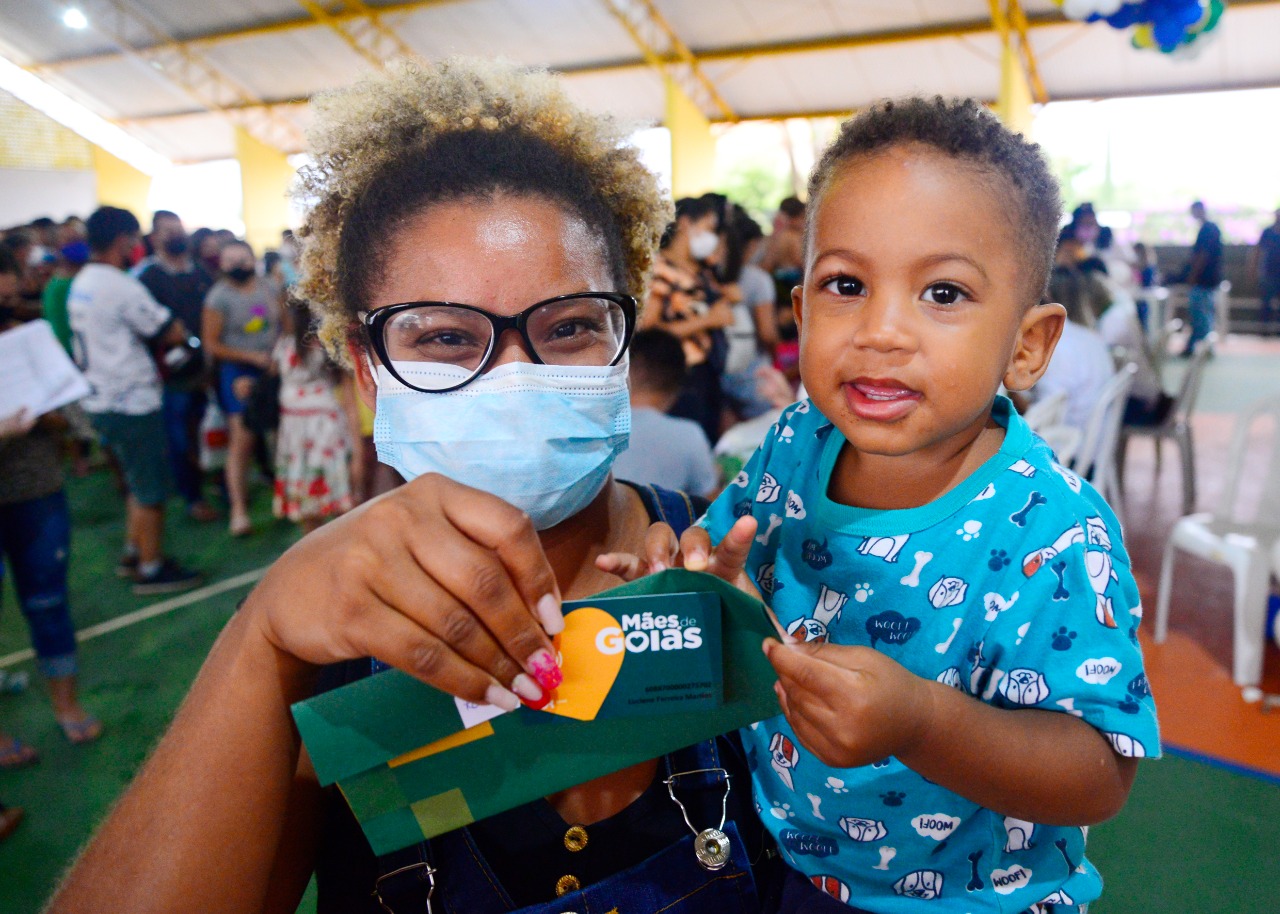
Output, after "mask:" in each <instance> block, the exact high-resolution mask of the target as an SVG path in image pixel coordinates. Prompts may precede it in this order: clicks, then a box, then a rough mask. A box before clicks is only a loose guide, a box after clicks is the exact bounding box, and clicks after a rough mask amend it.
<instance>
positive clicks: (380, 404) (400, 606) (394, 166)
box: [48, 60, 768, 914]
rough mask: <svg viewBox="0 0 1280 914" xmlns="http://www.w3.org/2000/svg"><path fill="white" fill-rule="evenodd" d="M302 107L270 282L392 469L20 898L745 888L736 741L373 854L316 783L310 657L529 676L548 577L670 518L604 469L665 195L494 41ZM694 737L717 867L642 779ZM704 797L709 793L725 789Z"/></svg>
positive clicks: (469, 895)
mask: <svg viewBox="0 0 1280 914" xmlns="http://www.w3.org/2000/svg"><path fill="white" fill-rule="evenodd" d="M313 104H314V105H315V108H316V116H315V118H314V120H313V122H312V132H311V137H312V149H311V154H312V156H313V162H314V164H312V165H310V166H308V168H307V169H304V172H303V179H302V188H301V193H303V194H304V195H305V196H304V199H307V200H308V201H309V203H310V205H311V211H310V214H309V217H308V220H307V223H306V225H305V227H304V228H303V229H302V231H301V232H300V233H299V234H300V237H301V239H302V241H303V244H304V252H303V256H302V261H301V270H300V272H301V279H300V282H299V286H298V290H297V291H298V294H299V295H301V296H303V297H305V298H306V299H307V300H309V301H310V303H311V305H312V308H313V309H314V310H315V311H316V313H317V314H318V316H319V318H320V328H319V334H320V337H321V339H322V340H323V341H324V342H325V344H326V345H327V347H328V348H329V350H330V352H331V353H332V354H333V355H334V356H336V357H339V358H342V359H343V360H344V361H346V362H347V364H348V365H349V366H350V367H351V368H353V369H354V371H355V372H356V380H357V387H358V389H359V391H360V394H361V397H362V398H363V399H364V400H365V401H366V402H367V403H368V404H370V405H372V406H374V408H375V412H376V419H375V422H376V432H375V435H376V440H377V445H378V452H379V457H380V459H382V460H383V461H386V462H388V463H391V464H392V465H393V466H395V467H396V468H397V469H398V470H399V471H400V472H401V473H402V475H404V476H405V478H406V479H408V480H409V481H408V482H407V484H406V485H404V486H402V487H401V488H399V489H397V490H395V491H393V492H391V493H388V494H387V495H384V496H382V497H380V498H378V499H375V500H373V501H372V502H368V503H366V504H365V505H362V506H360V507H359V508H356V509H355V510H354V511H352V512H350V513H348V514H346V515H344V516H343V517H340V518H338V519H336V520H334V521H332V522H331V523H329V524H327V525H325V526H324V527H322V528H321V529H319V530H317V531H316V532H315V533H313V534H311V535H309V536H307V537H305V538H303V539H302V540H301V541H300V542H299V543H297V544H296V545H294V546H293V547H292V548H291V549H290V550H289V551H288V552H287V553H285V555H284V556H283V557H281V559H279V560H278V561H277V562H276V563H275V565H274V566H273V567H272V568H271V569H270V570H269V571H268V572H267V574H266V576H265V577H264V578H263V580H262V581H261V583H260V584H259V585H258V586H257V587H256V588H255V589H254V591H253V592H252V593H251V594H250V595H249V597H248V598H247V599H246V600H245V602H244V603H243V605H242V606H241V607H240V609H239V611H238V612H237V613H236V614H235V616H234V617H233V618H232V620H231V622H230V623H229V625H228V627H227V628H226V630H225V631H224V632H223V634H222V636H221V637H220V638H219V640H218V643H217V644H216V645H215V646H214V648H213V649H212V651H211V653H210V655H209V657H208V659H207V661H206V663H205V666H204V669H203V670H202V672H201V673H200V675H199V677H198V679H197V680H196V683H195V686H194V688H193V690H192V692H191V694H190V695H189V696H188V698H187V700H186V702H185V704H184V706H183V708H182V709H181V710H180V711H179V712H178V714H177V716H176V718H175V722H174V725H173V727H172V729H171V730H170V732H169V734H168V735H167V736H166V737H165V738H164V739H163V740H162V742H161V743H160V745H159V747H158V748H157V750H156V752H155V754H154V755H153V757H152V759H151V761H150V762H149V763H148V765H147V766H146V768H145V769H144V770H143V772H142V773H141V774H140V776H139V778H138V780H137V781H136V782H135V784H134V785H133V786H132V787H131V788H130V790H129V792H128V793H127V794H126V795H125V797H124V798H123V799H122V801H121V802H120V803H119V804H118V805H117V807H116V809H115V811H114V812H113V813H112V815H111V816H110V817H109V818H108V820H107V822H106V823H105V825H104V826H103V828H102V830H101V831H100V832H99V834H98V835H97V836H96V838H95V839H94V840H93V841H92V842H91V844H90V845H89V847H88V849H87V850H86V852H85V854H84V855H83V857H82V858H81V859H80V861H79V862H78V863H77V864H76V866H74V867H73V869H72V870H71V872H70V875H69V877H68V880H67V882H66V883H65V885H64V886H63V887H62V889H61V892H60V893H59V894H58V895H57V896H55V898H54V899H53V901H52V902H51V905H50V907H49V908H48V910H49V911H52V912H56V914H67V912H79V911H91V910H93V911H96V910H102V909H103V908H104V907H111V908H112V909H118V910H129V911H177V910H180V909H185V908H186V907H189V905H190V900H191V899H193V898H217V899H218V902H219V910H222V911H264V910H265V911H292V910H294V909H295V907H296V905H297V901H298V899H299V898H300V897H301V895H302V893H303V890H304V888H305V886H306V885H307V880H308V877H309V876H310V874H311V873H312V871H313V870H314V871H315V872H316V877H317V879H316V882H317V888H318V903H317V910H318V911H322V912H327V911H343V912H379V911H394V912H397V914H401V912H408V911H423V910H431V909H432V907H431V906H432V905H434V906H435V907H434V909H435V910H445V911H466V912H468V914H488V912H499V911H502V912H508V911H520V912H524V914H558V912H563V911H582V910H600V911H606V910H610V909H611V908H617V909H618V910H624V911H628V912H637V914H638V912H649V914H652V912H656V911H658V910H663V911H667V912H670V914H691V912H703V911H706V912H718V914H743V912H754V911H758V910H759V909H760V907H759V901H758V897H757V889H756V883H755V882H754V881H753V878H759V876H760V875H761V872H762V870H761V869H759V868H757V869H755V870H754V871H753V869H752V866H753V864H755V863H757V862H760V865H761V866H762V867H763V866H764V863H763V861H764V860H765V859H766V858H767V857H768V854H766V853H765V851H764V849H763V847H762V845H761V844H760V838H761V833H760V830H759V824H758V820H756V818H755V816H754V813H753V810H752V808H751V806H750V804H749V802H744V801H746V800H747V794H748V791H747V789H746V784H747V783H748V781H749V774H748V772H747V767H746V764H745V759H744V758H743V757H742V755H741V754H740V752H739V750H738V749H737V748H736V745H737V744H736V743H735V742H734V741H733V740H727V739H724V738H721V739H718V740H715V741H708V742H707V743H704V744H700V745H699V746H698V747H691V749H690V750H681V751H678V752H675V753H672V754H671V755H670V756H667V757H666V758H665V759H654V760H650V761H648V762H644V763H641V764H639V765H635V766H633V767H630V768H626V769H623V770H621V771H618V772H616V773H614V774H611V775H608V776H605V777H603V778H600V779H597V780H595V781H591V782H589V783H587V784H583V785H580V786H578V787H574V788H570V789H568V790H565V791H562V792H560V793H557V794H555V795H553V796H551V797H548V798H546V799H543V800H539V801H536V802H535V803H532V804H529V805H527V806H525V807H521V808H518V809H515V810H511V811H510V812H508V813H503V814H501V815H499V816H495V817H493V818H492V819H488V820H485V821H482V822H479V823H475V824H473V825H470V826H467V827H466V828H465V829H460V830H459V831H457V832H453V833H451V834H449V835H445V836H441V837H440V838H437V839H432V840H431V841H430V842H428V843H427V844H424V845H422V846H420V847H415V848H412V849H411V850H410V851H409V852H408V855H409V857H410V858H411V862H409V863H405V862H403V860H404V858H403V856H401V857H393V858H391V859H388V858H381V859H379V858H374V857H373V855H372V853H371V852H370V851H369V848H368V846H367V844H366V843H365V841H364V838H363V836H362V835H361V833H360V831H359V829H358V828H357V826H356V823H355V821H354V820H353V819H352V817H351V814H350V812H349V810H348V809H347V805H346V802H345V800H344V799H343V798H342V797H341V795H340V794H339V793H338V792H337V791H336V790H332V789H330V790H326V791H322V790H320V789H319V788H318V787H317V786H316V782H315V775H314V773H313V772H312V771H311V767H310V764H309V762H308V759H307V756H306V753H305V751H304V750H303V749H302V748H301V747H300V746H299V743H298V737H297V732H296V730H295V729H294V727H293V724H292V720H291V719H290V716H289V704H290V702H292V701H295V700H298V699H300V698H303V697H306V696H308V695H310V694H312V692H313V691H314V690H315V688H316V682H317V679H318V678H320V676H321V667H324V666H326V665H331V664H334V663H337V662H342V665H341V666H340V667H339V668H337V669H336V670H335V669H334V668H333V667H329V670H328V673H327V675H326V678H335V676H337V678H342V679H349V678H352V677H354V676H361V675H367V674H368V672H369V670H370V668H371V661H370V660H369V659H368V658H369V657H377V658H378V659H379V660H380V661H384V662H385V663H387V664H390V665H391V666H394V667H398V668H400V669H402V670H404V671H405V672H407V673H409V674H410V675H413V676H416V677H417V678H419V679H421V680H423V681H425V682H428V683H430V684H432V685H434V686H436V687H438V688H440V689H442V690H444V691H447V692H450V693H452V694H454V695H457V696H461V697H463V698H466V699H469V700H472V701H477V702H489V703H492V704H496V705H499V706H500V707H502V708H507V709H514V708H515V707H517V706H518V703H519V702H520V701H521V700H523V701H525V702H527V703H530V704H534V705H537V704H540V703H542V702H545V700H546V697H547V696H546V692H547V690H548V689H550V688H554V686H555V685H556V683H557V682H558V680H559V676H560V673H559V668H558V666H557V664H556V661H555V659H554V656H553V654H552V644H551V641H550V637H552V636H554V635H556V634H558V633H559V632H560V631H562V630H563V625H564V622H563V617H562V615H561V609H560V604H561V601H562V600H566V599H578V598H583V597H586V596H588V595H591V594H594V593H598V592H599V591H601V590H603V589H606V588H608V587H611V586H613V585H615V584H616V583H617V582H618V580H619V579H618V578H617V577H615V576H614V575H612V574H608V573H605V572H604V571H603V570H601V569H600V568H598V567H597V565H596V561H595V560H596V558H597V557H598V556H600V555H602V554H603V553H605V552H611V551H614V550H617V549H619V548H638V547H639V546H640V545H642V543H643V540H644V536H645V533H646V530H647V528H648V525H649V522H650V519H651V517H653V516H655V515H656V514H663V513H665V512H666V511H668V510H671V509H672V508H673V506H674V505H675V504H677V503H678V504H680V505H681V506H682V507H680V508H679V509H678V511H677V514H679V513H680V512H682V513H683V517H682V518H681V517H680V516H677V517H676V518H675V519H676V520H677V522H678V523H680V522H682V523H683V524H687V523H689V522H690V521H691V520H692V515H691V513H690V511H689V510H688V508H687V507H684V505H685V501H684V498H683V497H680V496H678V495H676V493H669V492H668V493H665V494H662V493H658V492H656V491H655V490H653V489H651V488H648V487H631V486H628V485H624V484H622V483H619V482H617V481H615V479H614V478H613V475H612V473H611V466H612V463H613V459H614V457H615V456H616V454H617V453H618V452H619V451H620V450H621V449H622V448H624V447H625V446H626V444H627V439H628V430H629V425H630V422H629V419H630V417H629V411H628V404H627V383H626V373H627V347H628V343H629V340H630V338H631V335H632V331H633V329H634V326H635V319H636V310H637V308H638V303H637V298H638V297H641V296H643V295H644V290H645V286H646V285H647V283H648V280H649V273H650V269H651V266H652V261H653V257H654V249H655V247H656V244H657V241H658V238H659V235H660V233H661V231H662V227H663V226H664V225H665V223H666V222H667V220H668V218H669V215H668V214H669V212H670V210H669V206H668V205H667V204H666V203H664V201H663V200H662V198H661V196H660V193H659V189H658V184H657V180H656V178H655V177H654V176H653V175H652V174H651V173H650V172H648V171H647V170H646V169H645V168H644V166H643V165H642V163H641V161H640V158H639V154H638V152H637V150H636V149H635V148H634V147H632V146H630V145H629V144H628V143H627V142H626V140H625V133H624V132H623V130H622V129H621V128H620V127H619V126H617V125H615V124H614V123H613V122H612V121H611V120H609V119H606V118H604V117H600V116H596V115H591V114H587V113H585V112H583V111H580V110H578V109H576V108H575V107H573V106H572V105H571V103H570V102H569V100H568V98H567V96H566V94H565V92H564V90H563V89H562V88H561V87H560V85H559V84H558V82H557V81H556V80H555V79H553V78H552V77H551V76H549V75H548V74H546V73H545V72H538V71H523V70H519V69H516V68H515V67H513V66H511V65H509V64H500V63H495V62H492V61H465V60H451V61H446V62H443V63H440V64H426V63H419V64H416V65H392V66H391V67H389V68H388V70H387V71H386V72H380V73H378V74H371V75H369V76H368V77H366V78H365V80H364V81H363V82H361V83H360V84H358V85H357V86H355V87H353V88H351V89H348V90H344V91H340V92H333V93H329V94H327V95H322V96H319V97H318V98H317V99H316V100H315V102H313ZM337 674H340V675H337ZM713 749H714V750H715V751H717V752H718V757H719V761H720V765H721V766H723V767H724V768H726V769H728V770H729V771H730V774H731V778H732V780H731V782H730V783H731V785H732V786H731V789H730V790H729V792H728V795H727V803H728V819H727V821H726V823H725V829H726V830H727V832H732V834H733V835H734V836H736V837H733V846H734V847H735V848H737V850H735V851H733V854H732V859H731V861H730V862H729V863H728V864H727V865H726V867H725V868H724V869H722V870H720V871H718V872H714V873H713V872H707V871H705V870H703V869H702V868H701V867H700V866H699V864H698V863H697V861H696V859H695V856H694V853H693V836H692V835H691V834H690V831H689V827H688V826H687V825H686V823H685V821H684V820H683V819H682V817H681V813H680V809H679V807H678V806H677V805H676V804H675V803H673V802H672V801H671V799H670V797H669V796H668V794H667V790H666V787H665V786H664V784H663V779H664V778H665V777H666V774H665V772H666V771H667V770H668V769H667V765H668V764H670V765H672V766H673V767H672V768H671V769H670V770H672V771H675V772H688V771H690V770H691V769H693V768H702V767H704V766H702V765H692V764H690V758H691V756H694V755H698V754H699V753H702V752H704V751H705V752H710V751H712V750H713ZM676 765H679V766H680V767H674V766H676ZM700 792H701V793H707V794H708V795H709V796H710V798H711V800H712V801H713V802H714V804H715V814H716V815H717V816H718V815H719V814H720V803H721V797H722V795H723V793H722V791H720V790H708V791H700ZM686 799H688V798H686ZM161 810H162V811H163V815H159V814H157V813H158V812H159V811H161ZM691 815H695V813H691ZM696 821H697V819H696V818H695V822H696ZM424 861H430V865H431V866H432V867H434V870H435V872H434V877H433V888H430V890H429V886H428V883H427V882H426V881H425V880H424V879H423V878H421V877H422V876H423V873H424V867H423V865H422V864H423V862H424ZM406 866H407V867H408V869H404V867H406ZM753 872H754V873H755V877H753Z"/></svg>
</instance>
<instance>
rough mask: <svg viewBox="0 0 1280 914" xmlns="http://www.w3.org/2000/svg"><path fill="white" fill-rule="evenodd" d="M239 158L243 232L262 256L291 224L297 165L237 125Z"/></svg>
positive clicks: (237, 154) (237, 155)
mask: <svg viewBox="0 0 1280 914" xmlns="http://www.w3.org/2000/svg"><path fill="white" fill-rule="evenodd" d="M236 159H237V160H238V161H239V162H240V186H241V189H242V191H243V193H244V235H245V240H246V241H248V242H249V244H250V245H252V246H253V250H254V252H255V253H256V254H258V255H259V256H261V255H262V254H263V253H264V252H265V251H267V250H269V249H274V248H278V247H279V246H280V233H281V232H282V231H284V229H286V228H288V227H289V186H290V185H291V184H292V183H293V178H294V174H295V172H294V169H293V166H292V165H290V164H289V160H288V159H287V158H285V155H284V153H282V152H280V151H279V150H278V149H274V148H272V147H270V146H267V145H266V144H265V143H261V142H259V141H258V140H255V139H254V138H253V137H251V136H249V134H247V133H245V132H244V130H243V129H241V128H239V127H237V128H236Z"/></svg>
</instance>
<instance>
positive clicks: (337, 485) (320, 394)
mask: <svg viewBox="0 0 1280 914" xmlns="http://www.w3.org/2000/svg"><path fill="white" fill-rule="evenodd" d="M287 312H288V313H287V315H286V321H285V322H286V325H287V326H286V330H287V331H290V332H286V333H284V334H282V335H281V337H280V340H279V341H278V342H277V344H276V348H275V351H274V353H273V354H272V358H273V367H274V370H275V371H277V372H278V373H279V375H280V429H279V432H278V434H277V437H276V483H275V499H274V503H273V509H274V511H275V515H276V517H287V518H288V519H289V520H291V521H295V522H297V523H299V524H301V526H302V529H303V532H304V533H310V532H311V531H312V530H314V529H316V528H317V527H319V526H320V525H321V524H322V523H324V521H325V520H327V519H328V518H331V517H337V516H338V515H339V514H342V513H344V512H346V511H349V510H350V509H351V507H352V505H353V503H354V502H353V498H352V492H353V484H352V483H353V479H352V477H353V475H358V473H359V466H360V464H361V462H362V454H361V451H360V448H359V447H356V446H355V445H356V444H357V443H358V442H359V440H360V437H359V418H358V416H357V413H356V402H355V391H354V389H353V387H352V384H351V379H350V377H348V376H346V375H345V374H343V373H342V372H341V371H340V370H339V369H338V368H337V367H336V366H334V365H333V363H332V362H330V361H329V360H328V357H327V356H326V355H325V353H324V350H323V349H322V348H321V347H320V345H319V343H318V342H317V341H316V340H315V339H314V337H312V336H311V335H310V333H309V331H310V320H309V316H308V314H307V312H306V309H305V308H303V307H299V306H297V305H294V304H290V306H289V308H288V309H287Z"/></svg>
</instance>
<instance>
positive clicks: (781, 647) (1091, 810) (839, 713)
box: [764, 641, 1137, 825]
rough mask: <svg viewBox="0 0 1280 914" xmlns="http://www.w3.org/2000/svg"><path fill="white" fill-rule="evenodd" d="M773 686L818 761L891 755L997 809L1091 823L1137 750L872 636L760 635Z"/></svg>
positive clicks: (1116, 792) (1048, 820)
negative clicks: (933, 669)
mask: <svg viewBox="0 0 1280 914" xmlns="http://www.w3.org/2000/svg"><path fill="white" fill-rule="evenodd" d="M764 650H765V654H766V655H767V656H768V657H769V661H770V662H771V663H772V664H773V667H774V669H775V670H776V671H777V673H778V685H777V686H776V689H777V691H778V698H779V700H780V702H781V704H782V710H783V713H785V714H786V717H787V721H788V722H789V723H790V724H791V726H792V728H793V729H794V730H795V732H796V735H797V736H798V737H799V738H800V742H801V743H803V744H804V746H805V747H806V748H808V749H809V750H810V751H811V752H813V753H814V755H816V756H817V757H818V759H819V760H821V761H822V762H823V763H824V764H827V765H830V766H832V767H838V768H854V767H857V766H860V765H868V764H871V763H872V762H875V761H878V760H879V759H882V758H887V757H888V756H891V755H892V756H895V757H897V759H898V760H899V761H901V762H902V763H903V764H904V765H906V766H908V767H909V768H912V769H913V770H915V771H916V772H917V773H918V774H921V775H923V776H924V777H926V778H928V779H929V780H931V781H934V782H935V783H937V784H940V785H941V786H943V787H945V788H947V789H948V790H951V791H953V792H955V793H957V794H959V795H960V796H963V797H965V798H967V799H969V800H972V801H973V802H975V803H980V804H981V805H983V806H985V807H987V808H988V809H991V810H994V811H995V812H998V813H1001V814H1003V815H1006V816H1014V817H1015V818H1019V819H1027V820H1029V821H1032V822H1040V823H1043V824H1046V825H1090V824H1093V823H1096V822H1101V821H1103V820H1105V819H1109V818H1110V817H1112V816H1114V815H1115V814H1116V813H1117V812H1119V811H1120V808H1121V807H1122V806H1123V805H1124V802H1125V799H1126V798H1127V797H1128V795H1129V788H1130V787H1131V786H1132V784H1133V777H1134V774H1135V772H1136V767H1137V765H1136V760H1134V759H1130V758H1123V757H1121V756H1119V755H1117V754H1116V753H1115V752H1114V751H1113V750H1112V748H1111V746H1110V744H1109V743H1108V742H1107V740H1106V738H1105V737H1103V736H1102V734H1101V733H1099V732H1098V731H1097V730H1095V729H1094V728H1093V727H1091V726H1090V725H1089V724H1087V723H1085V722H1084V721H1082V720H1079V719H1077V718H1075V717H1072V716H1071V715H1070V714H1063V713H1059V712H1056V711H1040V710H1036V709H1019V710H1005V709H1001V708H996V707H993V706H991V705H988V704H984V703H983V702H981V701H979V700H977V699H976V698H974V697H972V696H970V695H967V694H965V693H963V692H960V691H958V690H956V689H953V688H951V687H950V686H946V685H943V684H942V683H939V682H933V681H932V680H927V679H923V678H921V677H919V676H916V675H915V674H914V673H911V672H909V671H908V670H906V669H905V668H903V667H902V666H901V665H899V664H898V663H897V662H895V661H894V660H892V659H891V658H889V657H887V656H885V655H884V654H882V653H880V652H879V651H877V650H875V649H873V648H867V647H847V646H841V645H835V644H782V643H778V642H774V641H766V642H765V647H764Z"/></svg>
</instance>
